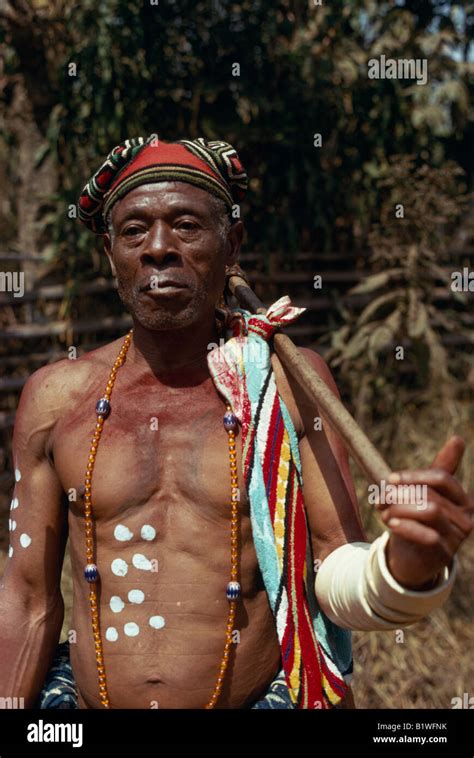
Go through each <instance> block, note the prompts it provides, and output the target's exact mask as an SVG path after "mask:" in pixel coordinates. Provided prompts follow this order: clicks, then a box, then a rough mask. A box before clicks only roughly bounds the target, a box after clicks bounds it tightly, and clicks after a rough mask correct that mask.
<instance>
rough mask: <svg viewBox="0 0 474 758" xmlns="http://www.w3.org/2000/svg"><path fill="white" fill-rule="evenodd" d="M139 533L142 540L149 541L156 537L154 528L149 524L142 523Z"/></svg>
mask: <svg viewBox="0 0 474 758" xmlns="http://www.w3.org/2000/svg"><path fill="white" fill-rule="evenodd" d="M140 534H141V536H142V538H143V539H144V540H148V541H151V540H154V539H155V537H156V529H154V528H153V527H152V526H150V524H144V525H143V526H142V530H141V532H140Z"/></svg>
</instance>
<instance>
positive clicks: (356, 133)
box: [3, 0, 471, 276]
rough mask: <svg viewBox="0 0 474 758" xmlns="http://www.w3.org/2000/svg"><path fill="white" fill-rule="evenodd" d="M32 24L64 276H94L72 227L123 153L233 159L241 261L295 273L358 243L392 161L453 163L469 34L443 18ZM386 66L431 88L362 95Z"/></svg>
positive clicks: (81, 10) (59, 15)
mask: <svg viewBox="0 0 474 758" xmlns="http://www.w3.org/2000/svg"><path fill="white" fill-rule="evenodd" d="M30 22H31V25H32V27H34V28H35V29H36V30H37V34H36V37H35V39H39V38H41V37H42V36H44V38H45V39H46V41H47V44H45V50H44V53H45V56H46V60H47V73H46V74H45V75H46V76H47V82H46V86H47V89H48V92H49V95H50V109H49V113H50V116H49V123H48V125H47V137H48V141H49V144H50V151H51V154H52V155H54V157H55V162H56V167H57V172H58V178H59V192H58V198H56V199H54V201H53V202H54V207H55V209H56V216H55V219H52V220H51V219H50V220H49V221H48V224H49V227H48V231H49V234H50V237H51V240H50V243H49V244H51V245H52V246H53V247H52V248H51V250H54V251H55V253H54V256H53V257H54V259H55V260H56V261H57V265H58V267H59V271H60V272H61V271H62V269H63V268H64V269H65V272H66V273H68V272H71V271H72V270H73V269H75V271H76V275H83V276H88V275H89V274H90V272H91V260H92V259H91V256H90V250H91V248H92V247H93V245H94V244H95V243H94V241H93V240H92V238H91V237H90V236H88V233H87V232H82V231H81V229H80V228H79V227H80V225H79V223H78V222H77V221H74V220H71V219H69V218H68V216H67V215H66V213H65V211H66V210H67V207H68V205H69V204H70V202H75V201H76V199H77V196H78V194H79V192H80V190H81V189H82V186H83V184H84V183H85V181H86V180H87V179H88V177H89V176H90V174H91V172H92V171H93V170H94V169H95V168H96V167H97V166H98V164H99V163H100V162H101V161H102V160H103V158H104V156H105V155H106V154H107V153H108V151H109V150H110V149H111V148H112V147H113V146H114V145H116V144H117V143H118V142H120V141H122V140H123V139H124V138H126V137H130V136H138V135H147V134H149V133H158V135H159V137H160V138H162V139H170V140H171V139H179V138H183V137H188V136H189V137H197V136H205V137H208V138H219V137H221V138H224V139H226V140H228V141H229V142H231V143H233V144H235V146H236V147H237V149H238V151H239V153H240V155H241V158H242V160H243V162H244V165H245V166H246V168H247V170H248V172H249V176H250V179H251V181H250V192H249V196H248V200H247V201H246V202H245V203H244V205H243V209H242V211H243V217H244V219H245V221H246V223H247V228H248V234H249V236H248V239H249V242H250V245H251V246H252V248H253V249H255V250H260V251H262V252H263V253H264V252H265V251H267V250H280V251H283V252H285V253H286V255H287V258H288V260H289V261H290V262H291V260H292V255H293V254H294V253H295V251H296V250H298V249H310V250H314V249H334V248H335V247H338V248H339V249H341V248H345V249H352V248H353V247H354V245H356V244H358V243H362V242H363V241H364V240H365V238H366V235H367V233H368V230H369V229H370V224H371V222H372V220H374V219H376V218H377V209H378V206H379V199H380V198H379V177H380V175H381V174H383V172H384V171H386V169H387V166H388V165H389V159H390V156H391V155H393V154H407V153H416V154H417V155H419V156H420V159H421V160H422V161H424V162H427V163H430V164H432V165H440V163H441V162H442V161H443V160H444V159H445V158H447V157H448V158H449V157H452V156H453V155H454V153H456V155H457V157H458V159H459V158H461V162H462V151H461V152H460V147H462V145H463V140H465V139H466V135H467V134H468V127H469V124H468V119H469V117H470V116H469V110H468V91H469V86H470V85H469V79H468V75H469V68H470V66H471V64H469V62H468V61H467V60H466V55H467V53H465V54H464V55H461V57H460V59H459V60H456V59H455V57H454V56H453V51H454V50H456V51H458V49H460V46H461V48H462V49H464V48H463V47H462V46H463V45H465V42H466V41H465V34H466V28H467V23H468V20H467V11H463V9H462V8H461V7H460V6H457V5H455V4H451V3H449V2H448V3H446V2H443V3H441V2H436V1H433V2H429V1H428V0H427V1H426V2H423V3H415V2H409V1H408V0H406V1H405V2H397V3H395V2H393V1H386V2H380V3H375V2H372V0H354V2H351V3H347V2H343V1H342V0H335V2H331V3H324V4H323V5H322V6H317V5H315V4H314V3H312V2H307V0H279V2H276V3H270V2H268V1H267V2H265V0H243V2H238V3H237V2H223V0H198V2H195V1H194V0H193V2H191V1H190V0H179V2H178V0H175V1H174V2H173V1H172V0H168V2H160V3H159V4H158V5H152V4H151V3H150V2H146V1H145V0H103V2H100V3H98V2H96V0H83V2H81V3H76V2H72V0H56V2H54V3H51V4H43V3H38V4H34V5H33V4H32V11H31V20H30ZM464 27H466V28H464ZM15 40H16V37H15V34H14V30H13V31H12V32H11V34H8V33H7V34H6V41H5V43H4V45H3V47H4V48H6V52H7V53H8V56H10V58H9V59H11V60H12V61H14V60H15V56H16V60H17V62H18V58H19V59H20V60H19V63H20V66H22V65H24V66H26V65H27V63H28V62H27V61H25V60H22V54H23V55H24V52H22V49H20V47H19V46H18V45H17V44H16V41H15ZM466 49H467V48H466ZM382 53H383V54H385V55H387V56H390V55H393V56H396V57H406V58H408V57H426V58H428V66H429V83H428V85H426V86H424V87H420V86H417V85H416V84H414V83H413V82H411V81H397V80H370V79H368V76H367V62H368V60H370V59H371V58H372V57H373V56H379V55H380V54H382ZM8 56H7V58H8ZM12 56H13V58H12ZM70 64H74V65H75V67H76V70H75V71H74V75H72V69H71V65H70ZM236 64H238V66H240V76H233V75H232V74H233V71H234V69H235V66H236ZM14 70H15V67H14V65H13V64H12V65H11V66H10V68H8V71H9V72H10V73H13V72H14ZM317 133H320V134H321V135H322V138H323V144H322V147H321V148H318V147H315V146H314V135H315V134H317ZM35 157H36V159H37V160H41V159H42V158H43V159H44V157H45V156H44V154H43V155H39V156H35ZM49 211H50V209H49ZM92 270H93V271H94V270H95V269H94V267H93V269H92ZM65 272H63V273H65Z"/></svg>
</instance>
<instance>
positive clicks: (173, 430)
mask: <svg viewBox="0 0 474 758" xmlns="http://www.w3.org/2000/svg"><path fill="white" fill-rule="evenodd" d="M117 385H118V386H117V388H116V390H114V393H113V396H112V411H111V413H110V415H109V417H108V418H107V419H106V421H105V424H104V430H103V433H102V436H101V440H100V444H99V448H98V452H97V456H96V462H95V467H94V473H93V481H92V490H93V505H94V515H95V518H96V519H97V520H98V521H100V520H101V519H105V520H108V519H110V518H112V519H114V518H115V517H118V516H121V515H122V514H124V513H126V512H128V511H132V512H133V511H134V510H136V509H140V508H143V507H145V506H146V505H147V504H148V503H149V502H151V501H153V502H154V504H155V505H157V506H158V505H159V508H158V513H159V512H160V510H161V511H162V515H163V518H165V517H166V514H167V512H168V510H169V509H172V508H173V507H176V506H177V505H178V504H179V503H183V502H187V503H189V504H192V506H191V507H193V508H196V509H197V510H198V511H199V513H200V514H201V515H202V516H203V517H204V518H210V519H220V518H225V519H228V518H229V507H230V506H229V503H230V494H231V489H230V464H229V451H228V434H227V432H226V430H225V429H224V426H223V416H224V413H225V410H226V407H225V403H224V401H223V399H222V398H221V397H220V396H219V395H218V393H217V392H216V391H215V390H211V391H209V389H210V387H209V386H208V387H207V388H206V389H205V390H204V391H203V390H202V388H190V389H182V388H180V389H179V390H169V389H167V390H166V392H162V391H160V390H158V389H154V388H153V387H152V386H149V387H147V388H143V387H142V388H141V389H133V390H132V389H130V388H128V389H127V387H126V386H122V387H120V385H119V384H118V382H117ZM100 394H101V392H100V387H98V388H97V390H95V389H92V390H91V391H88V392H86V393H84V395H83V396H81V397H79V398H77V402H75V403H73V407H72V408H71V412H70V414H68V415H67V416H66V417H65V418H63V419H62V420H61V422H60V423H59V424H58V427H57V429H56V433H55V438H54V444H53V456H54V465H55V468H56V471H57V473H58V475H59V477H60V480H61V482H62V485H63V488H64V490H65V491H66V492H67V493H70V497H69V500H70V504H71V509H72V510H73V512H75V513H76V515H80V514H81V513H82V512H83V501H82V495H83V483H84V477H85V471H86V467H87V462H88V456H89V448H90V443H91V439H92V436H93V433H94V429H95V423H96V413H95V403H96V400H97V398H98V397H99V396H100ZM236 448H237V450H236V453H237V467H238V472H239V498H240V508H241V510H242V513H244V514H246V513H248V499H247V493H246V490H245V485H244V482H243V478H242V473H241V440H240V433H238V435H237V445H236Z"/></svg>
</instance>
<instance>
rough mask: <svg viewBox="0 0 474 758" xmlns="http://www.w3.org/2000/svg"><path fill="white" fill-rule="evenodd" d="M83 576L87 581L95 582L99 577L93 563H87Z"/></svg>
mask: <svg viewBox="0 0 474 758" xmlns="http://www.w3.org/2000/svg"><path fill="white" fill-rule="evenodd" d="M84 578H85V579H86V581H88V582H96V581H97V579H98V578H99V570H98V568H97V566H96V565H95V563H88V564H87V566H86V567H85V569H84Z"/></svg>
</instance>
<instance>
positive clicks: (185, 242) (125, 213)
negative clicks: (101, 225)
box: [104, 182, 243, 331]
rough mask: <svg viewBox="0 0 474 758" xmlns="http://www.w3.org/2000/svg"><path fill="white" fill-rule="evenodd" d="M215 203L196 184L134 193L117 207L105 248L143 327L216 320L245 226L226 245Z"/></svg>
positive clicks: (237, 228) (169, 185)
mask: <svg viewBox="0 0 474 758" xmlns="http://www.w3.org/2000/svg"><path fill="white" fill-rule="evenodd" d="M209 200H210V197H209V193H207V192H206V191H205V190H202V189H199V188H198V187H194V186H192V185H191V184H187V183H185V182H159V183H156V184H145V185H142V186H140V187H137V188H136V189H134V190H131V191H130V192H129V193H127V195H125V197H123V198H122V199H121V200H119V201H118V202H117V203H116V204H115V205H114V206H113V209H112V216H111V219H112V227H113V236H112V240H110V238H109V237H108V235H106V237H105V242H104V244H105V251H106V253H107V256H108V258H109V260H110V263H111V268H112V274H113V275H114V276H116V277H117V282H118V292H119V295H120V298H121V300H122V302H123V303H124V305H125V306H126V308H127V310H128V311H130V313H131V314H132V316H133V317H134V319H135V320H136V321H138V323H139V324H141V325H142V326H143V327H145V328H147V329H152V330H157V331H159V330H164V329H180V328H183V327H187V326H190V325H192V324H194V323H197V322H199V321H201V320H202V319H208V320H209V319H212V318H213V315H214V307H215V305H216V303H217V302H218V300H219V298H220V296H221V294H222V291H223V289H224V274H225V266H226V265H230V264H232V263H234V262H235V261H236V259H237V256H238V252H239V249H240V244H241V240H242V231H243V224H242V222H241V221H239V222H237V223H236V224H234V225H233V226H232V227H231V230H230V231H229V233H228V235H227V239H226V240H222V239H221V237H220V236H219V227H218V222H217V219H216V218H215V214H214V208H213V206H212V204H211V203H210V202H209Z"/></svg>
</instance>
